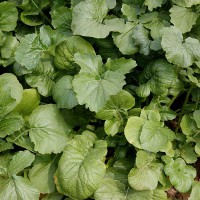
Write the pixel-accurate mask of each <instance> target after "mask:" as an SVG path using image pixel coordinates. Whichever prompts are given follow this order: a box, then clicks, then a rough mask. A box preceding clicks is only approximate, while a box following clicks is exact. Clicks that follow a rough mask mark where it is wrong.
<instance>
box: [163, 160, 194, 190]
mask: <svg viewBox="0 0 200 200" xmlns="http://www.w3.org/2000/svg"><path fill="white" fill-rule="evenodd" d="M164 171H165V174H166V175H167V176H169V180H170V182H171V183H172V184H173V186H174V187H175V189H176V190H178V191H179V192H182V193H185V192H188V191H189V190H190V188H191V186H192V183H193V181H194V178H195V177H196V170H195V169H194V168H193V167H192V166H189V165H186V164H185V161H184V160H183V159H181V158H177V159H176V160H172V159H171V160H170V161H169V162H167V163H166V165H165V167H164Z"/></svg>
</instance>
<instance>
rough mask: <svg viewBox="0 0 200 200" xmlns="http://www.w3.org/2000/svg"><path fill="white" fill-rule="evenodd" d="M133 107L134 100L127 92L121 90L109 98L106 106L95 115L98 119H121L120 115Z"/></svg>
mask: <svg viewBox="0 0 200 200" xmlns="http://www.w3.org/2000/svg"><path fill="white" fill-rule="evenodd" d="M134 105H135V98H134V97H133V96H132V95H131V94H130V93H129V92H127V91H125V90H122V91H120V92H119V93H117V94H116V95H113V96H111V97H110V99H109V100H108V101H107V103H106V105H105V106H104V107H103V109H102V110H100V111H99V112H98V113H97V117H98V118H100V119H104V120H107V119H113V118H116V119H121V115H120V113H121V112H123V111H127V110H129V109H131V108H132V107H133V106H134Z"/></svg>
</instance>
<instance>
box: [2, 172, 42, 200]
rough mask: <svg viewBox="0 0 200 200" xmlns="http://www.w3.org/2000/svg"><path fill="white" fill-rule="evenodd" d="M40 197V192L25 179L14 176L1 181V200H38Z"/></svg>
mask: <svg viewBox="0 0 200 200" xmlns="http://www.w3.org/2000/svg"><path fill="white" fill-rule="evenodd" d="M39 195H40V194H39V191H38V190H37V189H35V188H34V187H33V186H32V185H31V183H30V182H29V181H28V180H27V179H25V178H22V177H20V176H16V175H13V176H12V177H11V178H1V179H0V197H1V200H16V199H20V200H27V199H30V200H38V199H39Z"/></svg>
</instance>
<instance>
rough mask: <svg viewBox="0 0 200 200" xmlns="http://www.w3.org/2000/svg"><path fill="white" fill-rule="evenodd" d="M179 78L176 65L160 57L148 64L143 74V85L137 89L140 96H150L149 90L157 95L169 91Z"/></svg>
mask: <svg viewBox="0 0 200 200" xmlns="http://www.w3.org/2000/svg"><path fill="white" fill-rule="evenodd" d="M176 80H177V73H176V71H175V69H174V67H173V66H172V65H171V64H170V63H168V62H167V61H165V60H162V59H158V60H155V61H151V62H150V63H148V64H147V66H146V67H145V69H144V70H143V73H142V75H141V85H140V86H139V87H138V88H137V89H136V93H137V95H138V96H140V97H146V96H147V95H148V96H149V90H150V91H151V92H152V93H154V94H157V95H161V94H162V93H164V92H166V91H168V89H170V88H171V87H173V85H175V83H176Z"/></svg>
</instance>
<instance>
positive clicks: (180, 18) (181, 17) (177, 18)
mask: <svg viewBox="0 0 200 200" xmlns="http://www.w3.org/2000/svg"><path fill="white" fill-rule="evenodd" d="M170 13H171V15H170V17H171V23H172V24H174V26H175V27H177V28H179V29H180V30H181V32H182V33H186V32H189V31H191V29H192V26H193V25H195V23H196V20H197V18H198V14H197V13H195V12H193V11H192V10H191V9H189V8H183V7H180V6H173V7H172V8H171V9H170Z"/></svg>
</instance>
